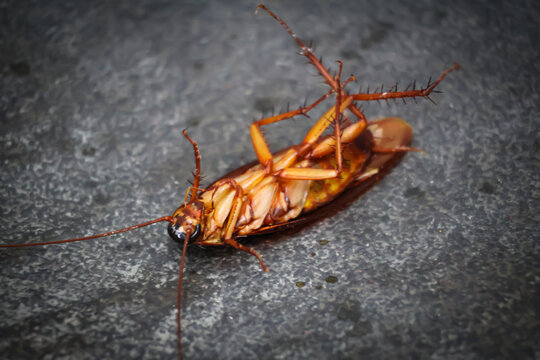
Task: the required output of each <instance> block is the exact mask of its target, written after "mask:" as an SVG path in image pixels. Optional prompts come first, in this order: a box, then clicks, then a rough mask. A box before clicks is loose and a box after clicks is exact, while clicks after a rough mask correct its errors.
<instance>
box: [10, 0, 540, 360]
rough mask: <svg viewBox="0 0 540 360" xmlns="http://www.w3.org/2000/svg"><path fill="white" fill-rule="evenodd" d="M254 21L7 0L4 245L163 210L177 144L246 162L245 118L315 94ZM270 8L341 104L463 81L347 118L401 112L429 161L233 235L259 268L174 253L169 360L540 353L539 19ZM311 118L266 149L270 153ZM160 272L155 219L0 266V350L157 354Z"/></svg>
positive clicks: (164, 302)
mask: <svg viewBox="0 0 540 360" xmlns="http://www.w3.org/2000/svg"><path fill="white" fill-rule="evenodd" d="M255 5H256V2H251V1H227V2H220V1H215V2H209V1H206V2H205V1H201V2H195V1H118V2H108V1H100V2H83V1H72V2H61V1H47V2H16V1H8V2H5V3H4V4H3V5H2V11H1V12H0V18H1V21H0V70H1V72H2V76H1V80H0V86H1V92H0V93H1V96H0V118H1V122H0V128H1V131H0V149H1V151H0V169H1V170H0V214H1V216H0V229H1V242H2V243H22V242H30V241H48V240H59V239H64V238H70V237H78V236H84V235H89V234H93V233H97V232H102V231H105V230H109V229H115V228H119V227H124V226H127V225H131V224H134V223H137V222H140V221H143V220H148V219H152V218H155V217H158V216H162V215H168V214H171V212H172V211H173V210H174V209H175V208H176V207H177V206H178V205H179V204H180V203H181V202H182V200H183V196H184V191H185V188H186V186H187V185H188V180H190V179H191V175H190V172H191V171H192V169H193V168H194V162H193V158H192V152H191V147H190V145H189V144H188V143H187V141H185V139H183V137H182V136H181V130H182V129H183V128H185V127H188V128H189V132H190V134H191V136H192V137H193V138H194V139H196V140H197V141H198V142H199V144H200V147H201V152H202V156H203V160H202V164H203V172H204V174H205V175H206V176H207V178H206V179H207V182H209V181H211V180H213V179H216V178H217V177H219V176H220V175H222V174H224V173H226V172H227V171H229V170H232V169H234V168H236V167H238V166H240V165H241V164H243V163H245V162H247V161H251V160H252V159H254V154H253V151H252V148H251V145H250V140H249V134H248V126H249V124H250V122H251V121H252V120H253V119H255V118H259V117H261V116H262V115H269V114H270V113H271V112H272V108H274V110H275V111H276V112H277V111H279V110H280V109H282V108H285V107H286V106H287V104H288V103H289V104H290V105H291V107H296V106H299V105H301V104H302V103H303V102H304V100H306V99H311V100H314V99H316V98H317V97H318V96H320V95H321V94H323V93H324V92H326V91H327V87H326V86H325V85H324V84H323V83H322V81H321V79H320V77H318V76H316V73H315V71H314V69H312V68H311V67H310V66H309V65H306V64H305V59H303V58H302V57H301V56H298V55H297V54H296V53H297V52H298V49H297V48H295V45H294V42H293V41H292V40H291V39H290V38H289V37H288V35H287V34H286V33H285V31H284V30H283V29H282V28H280V26H279V25H278V24H277V23H276V22H275V21H274V20H272V19H271V18H269V17H268V16H266V15H264V14H259V15H258V16H254V15H253V10H254V8H255ZM267 5H268V6H269V7H271V8H272V9H273V10H274V11H276V12H277V14H279V15H280V16H282V17H283V18H284V19H285V20H286V21H287V22H288V23H289V25H290V26H291V27H292V28H293V29H294V30H295V31H296V32H297V34H298V35H299V36H300V37H301V38H302V39H305V40H313V44H314V48H315V51H316V53H317V54H318V55H322V56H323V59H324V62H325V64H327V65H328V66H330V67H332V68H334V69H336V68H337V67H336V63H335V60H338V59H340V60H342V61H343V62H344V73H345V74H350V73H354V74H355V75H356V76H357V78H358V83H357V84H356V85H351V86H350V87H349V90H350V91H353V90H355V89H356V88H357V87H360V86H361V87H362V88H364V89H365V88H366V87H367V85H369V86H370V88H371V89H374V88H375V87H378V86H380V85H381V83H382V84H385V86H391V85H393V84H394V83H395V82H396V81H397V82H398V84H399V86H400V87H404V86H405V85H406V84H408V83H409V82H411V81H413V80H416V81H417V83H418V84H424V83H425V82H427V79H428V77H429V76H433V77H436V76H438V75H439V74H440V73H441V71H442V70H443V69H445V68H446V67H449V66H451V65H452V64H453V63H454V61H457V62H459V63H460V64H461V66H462V70H461V71H460V72H457V73H454V74H451V76H449V77H448V79H447V80H445V81H444V83H443V84H441V87H440V89H441V90H443V91H444V93H443V94H438V95H436V96H434V100H435V101H436V102H437V103H438V105H433V104H431V103H430V102H428V101H423V100H420V101H418V103H417V104H415V103H414V101H412V102H409V103H408V104H407V105H403V104H389V105H388V106H387V105H386V104H384V103H381V104H377V103H374V104H366V105H365V106H364V107H363V108H364V110H365V112H366V114H367V115H368V117H370V118H377V117H381V116H387V115H392V116H401V117H403V118H405V119H407V120H408V121H409V122H410V123H411V124H412V125H413V127H414V129H415V142H414V146H417V147H419V148H422V149H424V150H425V151H426V152H428V153H429V156H424V155H421V154H416V153H413V154H408V155H407V156H406V157H405V158H404V160H403V161H402V163H401V164H400V165H399V166H398V167H397V168H396V169H395V170H394V171H393V172H392V173H391V174H390V175H388V176H387V177H386V178H385V179H384V180H383V181H382V182H381V183H379V184H378V185H377V186H376V187H374V188H373V189H372V190H371V191H370V192H368V193H367V194H366V195H364V196H363V197H362V198H360V199H359V200H358V201H356V202H355V203H354V204H353V205H352V206H350V207H349V208H348V209H346V210H345V211H342V212H340V213H338V214H336V215H335V216H333V217H329V218H327V219H325V220H323V221H321V222H319V223H317V224H315V225H312V226H310V227H307V228H305V229H302V230H301V231H299V232H296V233H294V234H282V235H276V236H271V237H265V238H263V239H258V240H248V243H249V244H251V245H252V246H253V247H254V248H255V249H256V250H257V251H259V252H260V253H261V254H262V255H263V257H264V260H265V262H266V264H267V265H268V266H269V267H270V268H271V272H269V273H264V272H262V271H261V269H260V267H259V265H258V264H257V262H256V261H255V259H254V258H252V257H251V256H249V255H247V254H245V253H239V252H236V251H233V250H230V249H211V250H209V249H197V248H193V249H190V250H189V252H188V259H187V264H186V277H185V284H184V306H183V324H184V326H183V328H184V334H183V339H182V340H183V343H184V347H185V348H184V355H185V358H187V359H215V358H220V359H307V358H318V359H336V358H338V359H393V358H401V359H420V358H424V359H426V358H430V359H464V358H466V359H498V358H501V359H503V358H512V359H534V358H539V357H540V347H539V345H538V344H539V343H540V341H539V338H540V330H539V329H540V328H539V325H540V320H539V315H538V305H537V304H538V301H539V282H540V280H539V279H540V267H539V265H540V260H539V255H540V254H539V253H540V251H539V243H538V242H539V238H540V236H539V235H540V231H539V210H540V206H539V204H540V201H539V199H540V195H539V188H538V184H539V183H540V182H539V181H540V178H539V170H538V169H539V149H540V135H539V123H540V122H539V117H538V114H539V112H540V98H539V96H538V89H539V87H540V76H539V73H540V69H539V67H540V65H539V64H540V51H539V47H538V44H539V43H540V41H539V40H540V39H539V33H538V24H539V22H540V15H539V14H540V7H539V6H538V4H537V3H535V2H533V1H529V2H527V1H522V2H512V3H510V2H502V1H501V2H497V1H495V2H494V1H487V0H486V1H476V2H469V1H457V2H452V5H451V6H448V5H445V4H443V3H442V2H432V1H384V2H377V3H375V2H364V1H355V2H352V1H351V2H343V1H340V2H336V3H330V2H326V1H314V2H307V1H298V2H285V1H271V2H269V3H267ZM323 108H324V106H322V107H321V109H320V111H319V114H320V112H321V111H323V110H324V109H323ZM316 115H317V113H316V114H315V115H314V117H316ZM311 122H312V121H311V120H306V119H299V120H295V121H291V122H287V123H284V124H280V125H276V126H272V127H268V128H267V129H266V134H267V136H268V139H269V141H270V143H271V145H272V147H273V148H274V149H278V148H282V147H284V146H288V145H290V144H293V143H295V142H298V141H299V140H301V138H302V136H303V134H304V133H305V131H306V129H307V128H308V127H309V125H310V124H311ZM178 263H179V251H178V248H177V246H176V245H175V244H174V243H173V242H172V241H170V240H169V238H168V236H167V234H166V230H165V225H156V226H153V227H149V228H145V229H142V230H138V231H134V232H132V233H128V234H124V235H121V236H117V237H115V238H108V239H107V240H105V239H104V240H101V241H91V242H86V243H77V244H71V245H62V246H49V247H44V248H31V249H20V250H12V249H9V250H5V249H4V250H1V251H0V264H1V273H0V287H1V289H2V290H1V291H0V304H1V305H0V353H2V354H3V355H2V356H3V358H10V359H33V358H42V359H53V358H55V359H63V358H65V359H75V358H76V359H94V358H95V359H98V358H99V359H102V358H122V359H126V358H134V359H135V358H137V359H138V358H145V359H162V358H176V357H177V352H176V324H175V311H176V310H175V304H176V281H177V273H178ZM330 276H332V277H335V278H337V282H332V281H330V282H329V280H332V279H335V278H329V277H330ZM298 282H303V283H305V286H303V287H299V286H298V285H297V284H298Z"/></svg>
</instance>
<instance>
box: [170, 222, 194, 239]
mask: <svg viewBox="0 0 540 360" xmlns="http://www.w3.org/2000/svg"><path fill="white" fill-rule="evenodd" d="M167 232H168V233H169V236H170V237H171V238H172V239H173V240H174V241H176V242H178V243H183V242H184V240H185V239H186V233H185V232H184V229H181V226H180V224H174V225H173V224H169V226H168V227H167ZM200 232H201V225H200V224H197V226H196V227H195V231H194V232H193V234H191V236H190V237H189V240H188V241H189V242H190V243H192V242H194V241H195V239H197V236H199V233H200Z"/></svg>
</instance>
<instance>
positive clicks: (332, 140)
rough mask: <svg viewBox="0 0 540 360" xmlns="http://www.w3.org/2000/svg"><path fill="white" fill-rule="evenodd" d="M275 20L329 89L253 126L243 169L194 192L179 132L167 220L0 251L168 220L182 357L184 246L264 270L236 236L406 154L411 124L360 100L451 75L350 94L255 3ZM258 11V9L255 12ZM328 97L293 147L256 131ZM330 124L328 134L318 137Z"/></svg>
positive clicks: (288, 215) (292, 217)
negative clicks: (373, 117)
mask: <svg viewBox="0 0 540 360" xmlns="http://www.w3.org/2000/svg"><path fill="white" fill-rule="evenodd" d="M258 9H262V10H264V11H265V12H266V13H268V15H270V16H271V17H273V18H274V19H275V20H276V21H278V22H279V23H280V24H281V26H282V27H283V28H284V29H285V30H286V31H287V32H288V33H289V34H290V36H291V37H292V38H293V39H294V41H295V42H296V44H297V45H298V47H299V48H300V50H301V54H302V55H304V56H305V57H306V58H307V59H308V61H309V63H311V64H312V65H313V66H314V67H315V69H316V70H317V71H318V73H319V74H320V75H321V76H322V78H323V79H324V81H325V82H326V84H328V85H329V88H330V89H329V91H328V92H327V93H326V94H324V95H323V96H321V97H320V98H319V99H317V100H316V101H315V102H313V103H312V104H310V105H308V106H304V107H299V108H298V109H296V110H292V111H288V112H285V113H281V114H279V115H274V116H271V117H267V118H263V119H261V120H258V121H255V122H253V123H252V124H251V126H250V136H251V141H252V145H253V149H254V150H255V154H256V156H257V161H255V162H253V163H251V164H247V165H244V166H242V167H240V168H238V169H237V170H235V171H233V172H231V173H229V174H227V175H226V176H224V177H222V178H220V179H218V180H217V181H215V182H213V183H212V184H210V185H209V186H208V187H206V188H202V187H201V184H200V182H201V164H200V163H201V156H200V152H199V147H198V145H197V143H196V142H195V141H194V140H192V139H191V138H190V137H189V135H188V133H187V131H186V130H183V135H184V136H185V138H186V139H187V140H188V141H189V142H190V143H191V145H192V147H193V152H194V154H195V172H194V173H193V176H194V180H193V184H192V186H191V187H189V188H188V189H187V191H186V194H185V198H184V203H183V204H182V205H181V206H180V207H178V209H176V211H174V213H173V214H172V216H162V217H159V218H157V219H154V220H150V221H146V222H143V223H140V224H136V225H133V226H130V227H127V228H123V229H119V230H114V231H109V232H106V233H102V234H98V235H92V236H85V237H81V238H76V239H67V240H59V241H48V242H38V243H25V244H3V245H0V247H2V248H14V247H29V246H44V245H53V244H64V243H69V242H75V241H84V240H90V239H96V238H101V237H105V236H111V235H115V234H119V233H123V232H126V231H131V230H134V229H138V228H141V227H144V226H148V225H152V224H155V223H159V222H168V223H169V224H168V228H167V231H168V233H169V235H170V237H171V238H172V239H173V240H174V241H176V242H178V243H179V244H182V256H181V260H180V267H179V268H180V270H179V276H178V294H177V318H176V321H177V327H178V334H177V335H178V353H179V357H180V358H182V341H181V339H182V336H181V308H182V306H181V305H182V304H181V300H182V281H183V271H184V262H185V258H186V248H187V245H188V244H195V245H200V246H223V245H228V246H232V247H234V248H236V249H238V250H241V251H244V252H247V253H249V254H251V255H253V256H255V258H257V260H258V261H259V263H260V265H261V267H262V269H263V270H264V271H269V270H268V268H267V267H266V265H265V264H264V262H263V260H262V257H261V256H260V255H259V253H258V252H257V251H255V250H254V249H252V248H250V247H248V246H246V245H244V244H243V243H241V242H240V241H239V239H241V238H244V237H247V236H251V235H257V234H266V233H272V232H276V231H280V230H283V229H285V228H289V227H291V226H296V225H298V224H301V223H304V222H307V221H310V220H312V219H313V218H315V217H316V213H317V210H319V209H321V208H323V207H324V206H327V205H328V204H331V203H332V202H333V200H334V199H336V198H337V197H338V196H340V195H343V194H344V193H349V192H352V191H354V190H355V189H359V188H366V187H369V186H371V185H373V184H374V183H375V182H377V181H378V180H380V178H382V176H383V175H384V174H385V173H386V172H387V170H388V169H389V168H390V167H391V166H392V165H394V163H395V162H396V161H397V160H399V158H400V157H401V156H402V155H403V154H404V153H405V152H408V151H418V150H417V149H415V148H412V147H409V145H410V142H411V140H412V129H411V127H410V126H409V125H408V124H407V123H406V122H405V121H404V120H402V119H400V118H384V119H380V120H377V121H371V122H368V120H367V119H366V117H365V115H364V113H363V112H362V111H361V110H360V109H359V107H358V106H357V105H356V103H357V102H359V101H371V100H396V99H403V100H404V99H406V98H419V97H420V98H428V99H429V95H430V94H431V93H433V92H435V88H436V87H437V86H438V85H439V83H440V82H441V81H442V80H443V79H444V78H445V77H446V75H448V74H449V73H450V72H452V71H454V70H457V69H458V68H459V65H458V64H457V63H456V64H454V66H453V67H451V68H449V69H447V70H445V71H444V72H443V73H442V74H441V75H440V77H439V78H438V79H437V80H436V81H435V82H433V83H430V84H428V85H427V86H426V87H424V88H421V89H416V88H412V89H406V90H404V91H398V90H397V88H393V89H390V90H388V91H384V90H383V89H382V88H381V89H380V91H375V92H371V93H370V92H366V93H356V94H349V93H348V92H347V91H346V90H345V87H346V85H347V84H348V83H349V82H351V81H355V80H356V79H355V77H354V76H351V77H349V78H348V79H346V80H345V81H342V79H341V72H342V63H341V62H340V61H338V64H339V71H338V74H337V75H336V76H332V75H331V74H330V72H329V70H328V69H327V68H326V67H325V66H323V64H322V62H321V61H320V60H319V59H318V58H317V57H316V56H315V55H314V53H313V51H312V50H311V49H310V48H309V47H307V46H306V45H305V44H304V42H302V40H300V39H299V38H298V37H297V36H296V34H295V33H294V32H293V31H292V30H291V29H290V28H289V26H288V25H287V24H286V23H285V21H283V20H282V19H281V18H279V17H278V16H277V15H275V14H274V13H273V12H272V11H270V10H269V9H268V8H267V7H266V6H264V5H258V7H257V10H258ZM256 13H257V11H256ZM332 95H334V96H335V101H334V102H333V105H332V106H331V107H330V108H329V109H328V110H327V111H326V112H325V113H324V114H323V115H322V116H321V117H320V118H319V119H318V120H317V121H316V122H315V124H314V125H313V126H312V127H311V129H310V130H309V131H308V133H307V134H306V135H305V137H304V139H303V140H302V142H301V143H299V144H298V145H294V146H291V147H289V148H287V149H284V150H282V151H279V152H277V153H274V154H272V153H271V151H270V149H269V147H268V144H267V143H266V141H265V138H264V136H263V134H262V131H261V127H262V126H266V125H270V124H274V123H277V122H280V121H283V120H287V119H290V118H293V117H295V116H299V115H304V116H307V115H308V113H309V112H310V111H311V110H312V109H313V108H315V107H316V106H318V105H319V104H320V103H322V102H323V101H324V100H326V99H327V98H328V97H330V96H332ZM331 127H333V132H331V134H329V135H324V133H325V131H326V130H327V129H329V128H331Z"/></svg>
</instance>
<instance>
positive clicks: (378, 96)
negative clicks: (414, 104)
mask: <svg viewBox="0 0 540 360" xmlns="http://www.w3.org/2000/svg"><path fill="white" fill-rule="evenodd" d="M454 70H459V64H458V63H455V64H454V66H453V67H451V68H448V69H446V70H445V71H443V73H442V74H441V76H440V77H439V78H438V79H437V81H435V82H434V83H433V84H431V85H429V86H427V87H425V88H423V89H419V90H407V91H387V92H383V91H380V92H374V93H371V94H368V93H366V94H354V95H351V97H352V98H353V100H355V101H370V100H389V99H400V98H415V97H425V98H429V95H430V94H431V92H432V91H433V90H434V89H435V87H436V86H437V85H439V83H440V82H441V81H443V79H444V78H445V77H446V75H448V74H450V73H451V72H452V71H454Z"/></svg>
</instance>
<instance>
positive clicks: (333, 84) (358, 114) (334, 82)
mask: <svg viewBox="0 0 540 360" xmlns="http://www.w3.org/2000/svg"><path fill="white" fill-rule="evenodd" d="M259 8H261V9H263V10H264V11H266V12H267V13H268V14H269V15H270V16H271V17H273V18H274V19H275V20H276V21H277V22H279V24H280V25H281V26H282V27H283V28H284V29H285V30H286V31H287V32H288V33H289V35H291V37H292V38H293V39H294V41H295V42H296V44H297V45H298V47H299V48H300V50H301V51H302V55H304V56H305V57H307V59H308V61H309V62H310V63H311V64H312V65H313V66H314V67H315V68H316V69H317V71H318V72H319V74H321V76H322V77H323V78H324V80H325V81H326V83H327V84H328V85H330V87H331V88H332V89H333V90H334V91H338V88H339V86H338V82H337V80H336V79H335V78H334V77H332V75H330V72H329V71H328V69H327V68H326V67H325V66H324V65H323V64H322V62H321V61H320V60H319V59H318V58H317V57H316V56H315V54H314V53H313V51H312V50H311V49H310V48H309V47H307V46H306V45H305V44H304V42H303V41H302V40H300V39H299V38H298V36H297V35H296V34H295V33H294V32H293V31H292V30H291V28H290V27H289V25H287V23H286V22H285V21H284V20H283V19H281V18H280V17H279V16H277V15H276V14H274V13H273V12H272V11H271V10H270V9H268V8H267V7H266V6H264V5H262V4H260V5H258V6H257V9H256V10H255V14H256V13H257V10H258V9H259ZM353 80H355V77H354V75H353V76H351V78H349V80H347V81H345V84H347V83H348V82H349V81H353ZM345 84H344V85H345ZM340 91H341V92H343V93H344V95H345V91H344V90H343V88H341V90H340ZM349 110H350V111H351V112H352V113H353V114H354V115H355V116H356V117H357V118H358V120H359V121H367V120H366V117H365V116H364V114H363V113H362V111H360V109H358V107H356V105H355V104H354V103H351V104H350V105H349Z"/></svg>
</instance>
